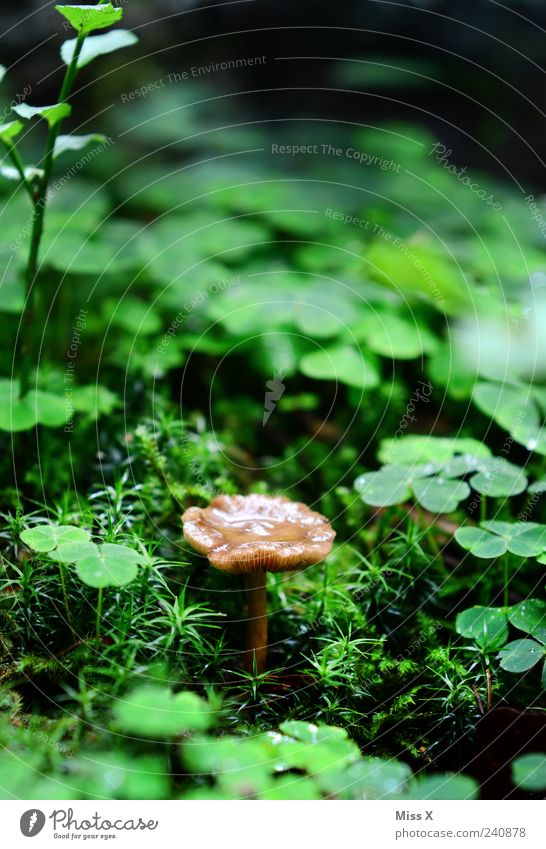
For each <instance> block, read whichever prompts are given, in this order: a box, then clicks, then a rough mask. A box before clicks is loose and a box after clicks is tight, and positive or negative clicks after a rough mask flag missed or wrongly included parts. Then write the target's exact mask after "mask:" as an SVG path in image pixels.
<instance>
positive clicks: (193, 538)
mask: <svg viewBox="0 0 546 849" xmlns="http://www.w3.org/2000/svg"><path fill="white" fill-rule="evenodd" d="M182 522H183V523H184V537H185V539H186V540H187V541H188V542H189V543H190V545H191V546H193V548H195V550H196V551H198V552H199V553H200V554H206V555H207V557H208V559H209V560H210V562H211V563H212V565H213V566H215V567H216V568H217V569H221V570H222V571H223V572H233V573H239V572H254V571H257V570H260V569H262V570H265V571H267V572H285V571H290V570H294V569H303V568H305V567H306V566H311V565H313V564H314V563H320V562H321V561H322V560H324V559H325V557H327V556H328V554H329V553H330V551H331V549H332V544H333V541H334V537H335V535H336V533H335V531H334V530H333V528H332V527H331V525H330V523H329V521H328V519H326V518H325V517H324V516H322V515H321V514H320V513H315V511H314V510H311V509H310V508H309V507H307V506H306V505H305V504H302V503H301V502H299V501H290V499H289V498H285V497H284V496H283V495H276V496H273V495H218V496H217V497H216V498H214V499H213V501H211V503H210V505H209V506H208V507H205V508H201V507H190V508H189V509H188V510H186V512H185V513H184V515H183V516H182Z"/></svg>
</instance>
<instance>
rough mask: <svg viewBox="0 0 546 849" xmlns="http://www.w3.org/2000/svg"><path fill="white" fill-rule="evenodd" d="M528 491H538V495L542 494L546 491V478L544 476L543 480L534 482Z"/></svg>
mask: <svg viewBox="0 0 546 849" xmlns="http://www.w3.org/2000/svg"><path fill="white" fill-rule="evenodd" d="M527 491H528V492H533V493H535V492H536V493H537V495H542V493H543V492H546V478H542V479H541V480H539V481H535V482H534V483H532V484H531V486H530V487H529V489H528V490H527Z"/></svg>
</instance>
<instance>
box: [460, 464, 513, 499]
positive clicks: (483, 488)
mask: <svg viewBox="0 0 546 849" xmlns="http://www.w3.org/2000/svg"><path fill="white" fill-rule="evenodd" d="M480 467H481V470H480V471H479V472H477V473H476V474H475V475H473V476H472V478H471V480H470V484H471V486H472V488H473V489H476V490H477V491H478V492H481V493H482V495H486V496H491V497H492V498H501V497H502V496H507V497H508V496H511V495H519V493H520V492H523V491H524V490H525V489H526V487H527V478H526V476H525V475H524V473H523V471H522V470H521V469H520V468H519V466H514V465H513V463H509V462H508V461H507V460H505V459H504V458H502V457H491V458H484V459H483V460H482V461H481V463H480Z"/></svg>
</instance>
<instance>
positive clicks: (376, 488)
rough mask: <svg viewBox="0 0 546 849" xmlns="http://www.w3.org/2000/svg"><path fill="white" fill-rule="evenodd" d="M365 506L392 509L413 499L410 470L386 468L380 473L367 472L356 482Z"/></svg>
mask: <svg viewBox="0 0 546 849" xmlns="http://www.w3.org/2000/svg"><path fill="white" fill-rule="evenodd" d="M354 487H355V489H356V491H357V492H359V493H360V497H361V498H362V500H363V502H364V503H365V504H370V505H371V506H372V507H390V506H392V505H393V504H402V503H403V502H404V501H407V500H408V499H409V498H410V497H411V490H410V484H409V481H408V470H407V469H406V468H404V467H398V466H386V467H385V468H384V469H382V470H381V471H379V472H366V473H365V474H363V475H360V476H359V477H358V478H357V479H356V480H355V482H354Z"/></svg>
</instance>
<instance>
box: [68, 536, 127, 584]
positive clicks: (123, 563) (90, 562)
mask: <svg viewBox="0 0 546 849" xmlns="http://www.w3.org/2000/svg"><path fill="white" fill-rule="evenodd" d="M141 563H142V555H140V554H139V553H138V552H137V551H134V549H132V548H128V547H127V546H126V545H117V544H115V543H104V545H102V546H100V547H99V546H97V547H96V549H95V552H94V553H93V554H89V555H85V556H84V557H83V558H82V559H78V560H77V561H76V572H77V574H78V577H79V578H80V579H81V580H82V581H83V582H84V584H87V585H88V586H89V587H97V588H100V587H124V586H125V585H126V584H130V583H131V581H133V580H134V579H135V578H136V575H137V572H138V566H139V565H140V564H141Z"/></svg>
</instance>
